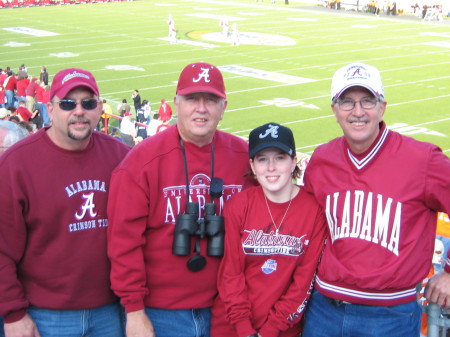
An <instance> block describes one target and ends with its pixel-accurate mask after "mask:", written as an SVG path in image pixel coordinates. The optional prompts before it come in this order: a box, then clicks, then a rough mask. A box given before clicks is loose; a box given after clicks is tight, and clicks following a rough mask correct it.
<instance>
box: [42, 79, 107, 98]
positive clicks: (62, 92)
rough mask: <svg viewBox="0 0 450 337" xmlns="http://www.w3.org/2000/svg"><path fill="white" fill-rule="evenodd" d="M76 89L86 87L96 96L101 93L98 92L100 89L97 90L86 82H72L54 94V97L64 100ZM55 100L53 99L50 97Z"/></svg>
mask: <svg viewBox="0 0 450 337" xmlns="http://www.w3.org/2000/svg"><path fill="white" fill-rule="evenodd" d="M76 87H86V88H88V89H89V90H91V91H92V92H93V93H94V94H95V95H97V96H99V92H98V88H96V87H95V86H93V85H91V84H89V83H86V82H82V81H77V82H75V81H74V82H70V84H68V85H66V86H63V87H62V88H61V89H59V90H58V91H57V92H55V93H54V94H53V96H58V97H59V98H64V97H66V96H67V94H68V93H69V92H70V91H71V90H72V89H74V88H76ZM50 98H53V97H50Z"/></svg>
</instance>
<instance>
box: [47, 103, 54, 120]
mask: <svg viewBox="0 0 450 337" xmlns="http://www.w3.org/2000/svg"><path fill="white" fill-rule="evenodd" d="M47 113H48V117H49V118H50V120H53V104H52V102H48V103H47Z"/></svg>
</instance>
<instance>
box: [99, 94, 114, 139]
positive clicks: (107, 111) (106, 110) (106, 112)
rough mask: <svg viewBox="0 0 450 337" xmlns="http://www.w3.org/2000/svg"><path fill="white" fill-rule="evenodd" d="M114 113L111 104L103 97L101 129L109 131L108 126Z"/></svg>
mask: <svg viewBox="0 0 450 337" xmlns="http://www.w3.org/2000/svg"><path fill="white" fill-rule="evenodd" d="M112 114H113V112H112V108H111V105H109V103H108V102H107V101H106V99H103V113H102V115H101V118H100V124H101V129H100V131H103V132H105V133H108V130H107V127H108V124H109V123H108V122H109V119H110V118H111V115H112Z"/></svg>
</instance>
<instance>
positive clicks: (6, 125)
mask: <svg viewBox="0 0 450 337" xmlns="http://www.w3.org/2000/svg"><path fill="white" fill-rule="evenodd" d="M0 129H3V130H6V132H7V134H6V136H5V138H4V139H3V144H0V145H1V146H3V147H5V148H7V147H10V146H12V145H13V144H14V143H17V142H18V141H19V140H21V139H23V138H25V137H27V136H29V135H30V133H29V132H28V131H27V130H25V129H24V128H23V127H21V126H20V125H18V124H16V123H14V122H10V121H5V120H0Z"/></svg>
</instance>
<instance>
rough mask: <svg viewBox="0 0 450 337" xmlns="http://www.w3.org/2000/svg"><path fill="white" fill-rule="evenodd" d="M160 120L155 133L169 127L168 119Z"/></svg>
mask: <svg viewBox="0 0 450 337" xmlns="http://www.w3.org/2000/svg"><path fill="white" fill-rule="evenodd" d="M161 122H162V123H161V125H159V126H158V128H157V129H156V133H158V132H161V131H164V130H165V129H167V128H169V127H170V124H169V122H170V121H168V120H166V121H163V120H162V121H161Z"/></svg>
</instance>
